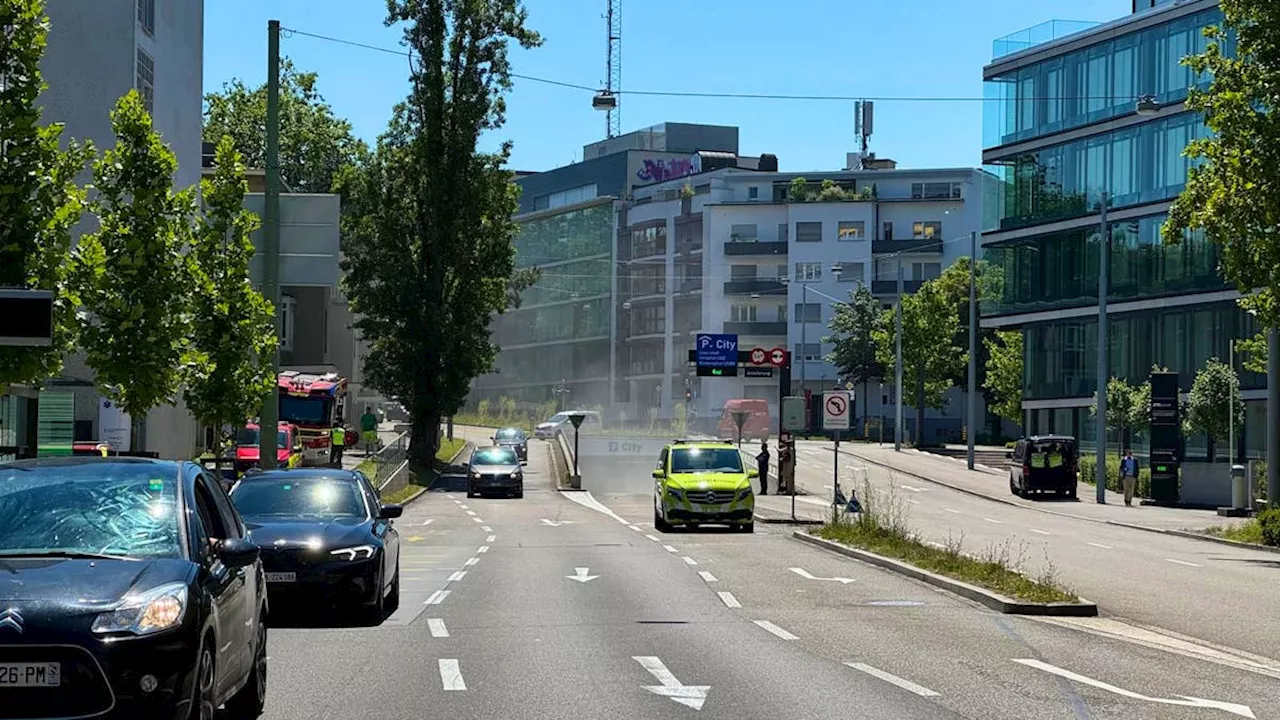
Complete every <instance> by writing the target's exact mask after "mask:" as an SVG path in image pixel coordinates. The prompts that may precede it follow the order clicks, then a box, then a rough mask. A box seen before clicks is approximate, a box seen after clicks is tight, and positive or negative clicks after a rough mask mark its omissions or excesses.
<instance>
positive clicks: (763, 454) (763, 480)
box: [756, 438, 769, 495]
mask: <svg viewBox="0 0 1280 720" xmlns="http://www.w3.org/2000/svg"><path fill="white" fill-rule="evenodd" d="M756 465H757V466H759V468H760V494H761V495H768V494H769V438H762V439H761V440H760V452H759V453H757V454H756Z"/></svg>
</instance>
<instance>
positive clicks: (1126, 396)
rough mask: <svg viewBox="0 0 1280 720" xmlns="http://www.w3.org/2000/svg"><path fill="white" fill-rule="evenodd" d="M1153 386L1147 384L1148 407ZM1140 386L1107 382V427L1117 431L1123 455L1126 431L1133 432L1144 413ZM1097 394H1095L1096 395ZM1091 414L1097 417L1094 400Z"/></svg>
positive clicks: (1115, 380) (1095, 399) (1113, 380)
mask: <svg viewBox="0 0 1280 720" xmlns="http://www.w3.org/2000/svg"><path fill="white" fill-rule="evenodd" d="M1150 387H1151V385H1150V384H1149V383H1148V384H1147V388H1148V390H1147V394H1146V398H1147V399H1146V401H1145V402H1146V406H1147V408H1149V407H1150V405H1151V399H1150V397H1151V393H1150V389H1149V388H1150ZM1142 392H1143V391H1142V388H1141V387H1140V386H1135V385H1130V384H1129V383H1127V382H1125V381H1124V380H1121V379H1120V378H1114V377H1113V378H1111V379H1110V380H1108V381H1107V418H1106V425H1107V429H1108V430H1115V431H1116V436H1117V438H1119V440H1120V448H1119V451H1118V452H1119V453H1121V454H1123V451H1124V448H1125V446H1126V445H1127V443H1126V442H1125V439H1124V437H1125V436H1124V431H1125V430H1126V429H1129V430H1132V429H1134V427H1135V426H1137V425H1139V424H1140V422H1141V420H1140V418H1141V413H1142V412H1143V402H1144V401H1143V395H1142ZM1096 394H1097V393H1095V395H1096ZM1089 414H1090V415H1092V416H1094V417H1097V415H1098V401H1097V398H1096V397H1095V398H1094V401H1093V403H1092V404H1091V405H1090V406H1089Z"/></svg>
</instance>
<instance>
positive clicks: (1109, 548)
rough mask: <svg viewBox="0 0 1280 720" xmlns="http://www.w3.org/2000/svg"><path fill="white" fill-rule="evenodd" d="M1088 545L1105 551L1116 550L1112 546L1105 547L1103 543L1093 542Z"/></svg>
mask: <svg viewBox="0 0 1280 720" xmlns="http://www.w3.org/2000/svg"><path fill="white" fill-rule="evenodd" d="M1087 544H1089V545H1092V546H1094V547H1096V548H1102V549H1103V550H1112V549H1114V548H1112V547H1111V546H1110V545H1103V544H1102V543H1096V542H1091V543H1087Z"/></svg>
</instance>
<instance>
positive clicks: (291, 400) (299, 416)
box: [280, 393, 329, 425]
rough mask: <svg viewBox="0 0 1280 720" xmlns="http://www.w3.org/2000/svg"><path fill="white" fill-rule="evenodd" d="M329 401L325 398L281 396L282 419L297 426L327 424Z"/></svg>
mask: <svg viewBox="0 0 1280 720" xmlns="http://www.w3.org/2000/svg"><path fill="white" fill-rule="evenodd" d="M328 414H329V401H328V400H327V399H325V398H318V397H317V398H309V397H294V396H291V395H285V394H283V393H281V395H280V419H281V420H284V421H285V422H291V423H294V424H295V425H324V424H327V423H328V422H329V421H328Z"/></svg>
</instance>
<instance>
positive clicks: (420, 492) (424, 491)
mask: <svg viewBox="0 0 1280 720" xmlns="http://www.w3.org/2000/svg"><path fill="white" fill-rule="evenodd" d="M426 494H427V489H426V488H425V487H422V486H421V485H419V486H418V492H416V493H414V494H412V495H410V496H409V497H407V498H405V499H404V500H403V501H401V502H400V507H404V506H405V505H408V504H409V503H411V502H413V501H414V500H417V499H418V498H420V497H422V496H423V495H426Z"/></svg>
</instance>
